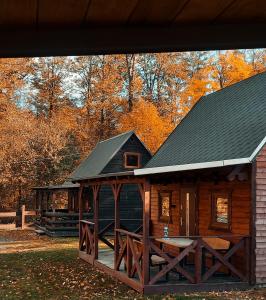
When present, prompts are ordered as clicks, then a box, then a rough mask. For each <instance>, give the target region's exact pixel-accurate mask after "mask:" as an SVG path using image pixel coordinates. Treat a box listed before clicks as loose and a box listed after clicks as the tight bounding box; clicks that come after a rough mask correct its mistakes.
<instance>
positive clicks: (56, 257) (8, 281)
mask: <svg viewBox="0 0 266 300" xmlns="http://www.w3.org/2000/svg"><path fill="white" fill-rule="evenodd" d="M0 235H1V232H0ZM20 240H21V238H20ZM29 242H30V240H29ZM34 242H35V243H37V244H36V245H35V246H36V248H35V249H34V248H32V245H31V247H29V249H27V246H26V245H25V244H23V243H22V244H19V241H18V242H17V243H18V245H19V246H18V248H17V249H16V250H17V251H16V252H14V249H12V251H9V250H8V249H6V251H5V252H3V251H2V252H0V299H1V300H4V299H25V300H26V299H27V300H28V299H29V300H30V299H73V300H74V299H165V300H166V299H169V300H170V299H177V300H178V299H180V300H181V299H187V300H191V299H205V300H210V299H239V300H240V299H260V300H262V299H266V292H265V290H258V291H247V292H231V293H212V294H195V295H183V296H177V295H169V296H157V297H147V298H144V297H142V296H141V295H139V294H138V293H137V292H135V291H133V290H132V289H130V288H128V287H127V286H126V285H124V284H122V283H120V282H118V281H116V280H114V279H113V278H111V277H109V276H107V275H106V274H104V273H102V272H101V271H99V270H97V269H96V268H94V267H92V266H90V265H89V264H87V263H85V262H83V261H82V260H80V259H78V258H77V240H76V239H49V238H47V237H43V238H39V239H38V240H37V241H36V240H35V241H34ZM39 244H44V245H45V246H46V248H45V249H44V250H43V249H42V248H41V247H40V245H39ZM29 245H30V244H29ZM49 245H50V246H49ZM0 247H1V244H0ZM0 249H1V248H0Z"/></svg>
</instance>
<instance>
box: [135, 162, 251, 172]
mask: <svg viewBox="0 0 266 300" xmlns="http://www.w3.org/2000/svg"><path fill="white" fill-rule="evenodd" d="M249 163H251V160H250V158H237V159H228V160H219V161H210V162H202V163H195V164H185V165H174V166H165V167H156V168H146V169H145V168H144V169H138V170H135V171H134V174H135V175H136V176H141V175H151V174H159V173H170V172H179V171H186V170H198V169H207V168H217V167H224V166H232V165H240V164H249Z"/></svg>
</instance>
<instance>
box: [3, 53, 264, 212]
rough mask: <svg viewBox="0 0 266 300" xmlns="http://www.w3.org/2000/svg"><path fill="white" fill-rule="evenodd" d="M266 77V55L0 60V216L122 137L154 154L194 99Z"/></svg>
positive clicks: (180, 55) (123, 56)
mask: <svg viewBox="0 0 266 300" xmlns="http://www.w3.org/2000/svg"><path fill="white" fill-rule="evenodd" d="M265 70H266V50H265V49H256V50H241V51H240V50H233V51H231V50H230V51H211V52H183V53H160V54H128V55H106V56H86V57H49V58H17V59H0V209H2V210H6V209H10V208H16V207H17V205H18V203H19V205H20V204H21V203H25V202H27V200H29V199H30V198H31V195H32V192H31V188H32V187H33V186H42V185H48V184H58V183H62V182H64V180H65V179H66V178H67V177H68V176H69V175H70V173H71V172H72V171H73V170H74V168H75V167H76V166H77V165H78V164H79V163H80V161H81V160H82V159H84V158H85V157H86V156H87V155H88V154H89V153H90V151H91V150H92V149H93V148H94V147H95V145H96V143H97V142H99V141H101V140H103V139H106V138H109V137H112V136H114V135H116V134H119V133H121V132H125V131H128V130H135V132H136V133H137V135H138V136H139V137H140V139H142V141H143V142H144V143H145V144H146V145H147V147H148V148H149V149H150V150H151V151H152V152H153V153H154V152H155V151H156V149H158V147H159V146H160V145H161V144H162V143H163V141H164V140H165V139H166V138H167V136H168V135H169V134H170V133H171V131H172V130H173V129H174V127H175V126H176V125H178V123H179V122H180V121H181V120H182V118H184V116H185V115H186V114H187V113H188V111H189V110H190V109H191V108H192V107H193V105H194V104H195V103H196V102H197V101H198V100H199V99H200V97H202V96H204V95H206V94H208V93H212V92H214V91H217V90H219V89H222V88H224V87H226V86H228V85H231V84H233V83H235V82H238V81H240V80H243V79H245V78H247V77H250V76H252V75H255V74H257V73H260V72H263V71H265Z"/></svg>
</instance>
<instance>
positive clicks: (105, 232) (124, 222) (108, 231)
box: [98, 219, 142, 250]
mask: <svg viewBox="0 0 266 300" xmlns="http://www.w3.org/2000/svg"><path fill="white" fill-rule="evenodd" d="M132 221H135V222H139V223H140V224H138V227H136V228H134V229H135V230H134V233H139V232H141V231H142V224H141V222H142V220H141V219H121V224H120V229H122V230H124V231H127V232H129V229H128V227H127V226H128V223H129V222H132ZM103 222H109V223H107V225H106V226H105V227H104V228H102V229H101V230H100V232H99V233H98V239H99V240H100V241H102V242H103V243H104V244H105V245H107V246H108V247H109V248H111V249H112V250H114V249H115V245H114V244H113V243H112V241H110V239H108V236H109V237H110V236H114V229H115V220H114V219H102V220H101V219H100V220H99V224H100V225H101V223H103Z"/></svg>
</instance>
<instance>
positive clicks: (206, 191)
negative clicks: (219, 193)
mask: <svg viewBox="0 0 266 300" xmlns="http://www.w3.org/2000/svg"><path fill="white" fill-rule="evenodd" d="M181 188H182V185H181V184H180V183H175V184H166V185H160V184H152V185H151V234H152V235H155V236H163V228H164V226H165V225H166V224H165V223H163V222H161V221H160V220H159V196H158V194H159V191H160V190H161V191H172V202H173V203H174V204H175V206H173V207H172V222H171V223H170V224H169V226H168V228H169V235H179V234H180V233H179V220H180V216H179V206H180V193H181V191H180V189H181ZM195 190H196V194H197V201H198V234H199V235H223V234H228V231H227V232H226V231H223V230H213V229H209V226H210V222H211V193H212V190H228V191H230V190H232V225H231V226H232V230H231V233H232V234H236V235H237V234H238V235H249V234H250V218H251V181H250V180H245V181H238V180H234V181H232V182H229V181H226V182H220V183H218V184H215V183H214V182H211V181H210V182H201V183H199V184H198V185H197V187H196V188H195Z"/></svg>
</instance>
